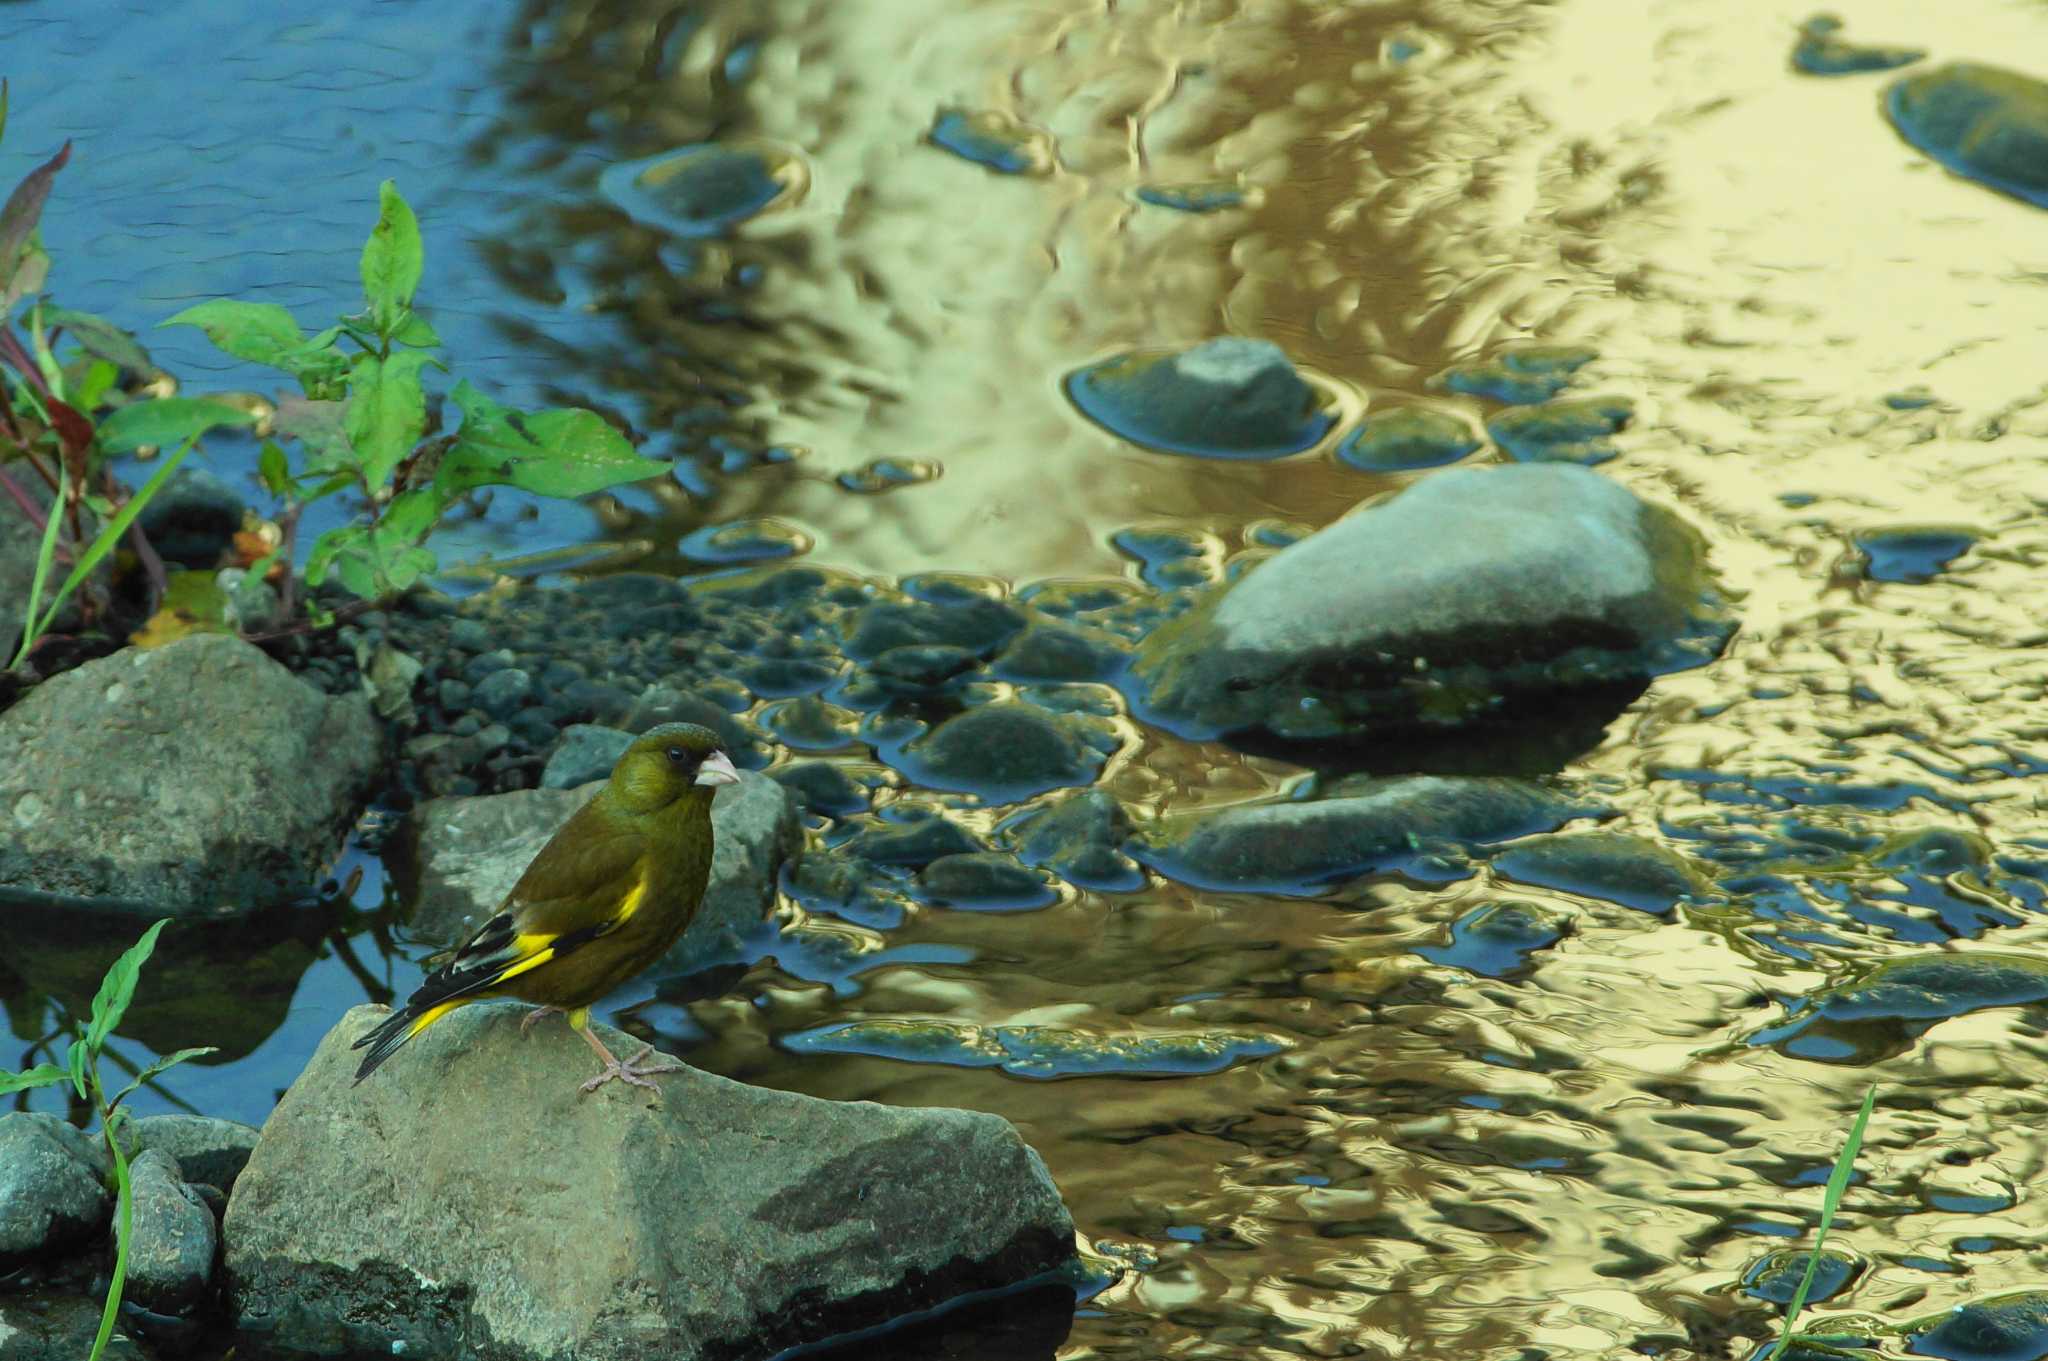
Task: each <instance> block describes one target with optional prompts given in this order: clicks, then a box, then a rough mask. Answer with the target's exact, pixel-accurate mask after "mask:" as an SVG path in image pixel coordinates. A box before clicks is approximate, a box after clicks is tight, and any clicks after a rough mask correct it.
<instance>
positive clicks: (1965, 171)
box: [1885, 62, 2048, 208]
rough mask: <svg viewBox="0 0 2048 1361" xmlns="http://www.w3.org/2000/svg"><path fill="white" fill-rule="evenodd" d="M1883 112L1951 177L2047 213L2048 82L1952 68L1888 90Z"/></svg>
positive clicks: (1958, 65) (1963, 65)
mask: <svg viewBox="0 0 2048 1361" xmlns="http://www.w3.org/2000/svg"><path fill="white" fill-rule="evenodd" d="M1885 111H1886V112H1887V113H1888V114H1890V115H1891V120H1892V125H1893V126H1894V127H1896V128H1897V129H1898V130H1899V135H1900V136H1901V137H1904V138H1905V139H1906V140H1907V141H1908V142H1910V143H1912V144H1913V145H1914V146H1915V147H1918V148H1919V149H1920V150H1921V151H1924V152H1926V153H1927V154H1928V155H1929V156H1931V157H1933V158H1934V159H1935V160H1937V161H1939V162H1941V164H1942V165H1944V166H1946V167H1948V168H1949V169H1950V170H1952V171H1954V172H1955V173H1956V174H1958V175H1961V176H1964V177H1965V178H1967V179H1973V180H1976V181H1977V182H1979V183H1980V184H1988V185H1990V186H1991V187H1992V188H1993V189H1997V190H2000V191H2002V192H2004V193H2007V194H2011V195H2012V196H2013V197H2015V198H2021V199H2025V200H2026V201H2027V202H2029V203H2032V204H2034V205H2036V206H2037V207H2044V208H2048V82H2044V81H2041V80H2037V79H2036V78H2034V77H2033V76H2025V75H2021V74H2020V73H2019V72H2017V71H2004V70H2000V69H1999V68H1997V67H1995V66H1979V65H1976V64H1975V63H1972V62H1954V63H1951V64H1950V65H1947V66H1942V67H1937V68H1936V69H1935V70H1932V71H1927V72H1924V73H1922V74H1920V75H1917V76H1909V77H1907V78H1906V79H1904V80H1901V81H1899V82H1898V83H1897V84H1895V85H1893V86H1892V87H1891V89H1890V90H1889V91H1887V92H1886V95H1885Z"/></svg>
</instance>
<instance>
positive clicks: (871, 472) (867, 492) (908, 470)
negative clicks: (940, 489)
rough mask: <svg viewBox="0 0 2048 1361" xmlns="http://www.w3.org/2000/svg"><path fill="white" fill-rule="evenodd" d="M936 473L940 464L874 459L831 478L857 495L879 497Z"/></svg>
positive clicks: (844, 489) (924, 479)
mask: <svg viewBox="0 0 2048 1361" xmlns="http://www.w3.org/2000/svg"><path fill="white" fill-rule="evenodd" d="M938 475H939V465H938V464H936V463H927V462H925V461H923V460H921V459H914V458H877V459H873V460H870V461H869V462H867V463H863V464H862V465H861V466H860V467H858V468H850V469H848V470H847V471H846V472H843V473H841V474H839V476H838V477H836V478H834V479H833V481H835V482H837V483H838V484H839V487H840V489H841V490H842V491H850V492H852V493H853V494H854V495H856V496H879V495H880V494H882V493H883V492H888V491H895V490H897V489H898V488H901V487H914V486H916V485H917V484H918V483H920V482H930V481H931V480H932V479H934V478H936V477H937V476H938Z"/></svg>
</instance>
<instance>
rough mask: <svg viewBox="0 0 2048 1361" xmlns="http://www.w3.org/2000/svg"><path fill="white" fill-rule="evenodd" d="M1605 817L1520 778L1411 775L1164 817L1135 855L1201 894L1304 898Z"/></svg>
mask: <svg viewBox="0 0 2048 1361" xmlns="http://www.w3.org/2000/svg"><path fill="white" fill-rule="evenodd" d="M1599 811H1600V810H1599V809H1598V808H1597V807H1596V806H1594V805H1590V804H1587V803H1584V802H1581V801H1578V800H1574V799H1571V798H1567V797H1565V796H1563V795H1560V794H1556V793H1553V792H1551V791H1550V790H1547V789H1544V788H1542V787H1541V786H1539V785H1534V784H1529V783H1527V782H1525V781H1521V780H1509V779H1500V778H1494V777H1477V778H1475V777H1463V776H1437V775H1410V776H1402V777H1400V778H1397V779H1389V780H1373V781H1361V782H1358V783H1357V784H1354V785H1351V786H1349V789H1348V790H1347V792H1346V793H1344V794H1342V795H1340V796H1338V797H1334V798H1325V799H1315V800H1295V801H1292V802H1284V803H1245V804H1233V805H1230V806H1227V807H1224V808H1221V809H1218V810H1216V811H1214V812H1203V813H1193V814H1184V815H1181V816H1179V817H1174V818H1169V819H1165V820H1163V821H1162V822H1161V823H1160V824H1158V825H1156V826H1154V827H1152V828H1150V829H1148V830H1147V831H1146V832H1145V833H1144V834H1143V836H1142V837H1140V838H1139V839H1138V840H1137V841H1135V842H1134V843H1133V845H1132V849H1133V851H1134V853H1135V854H1137V856H1138V858H1139V859H1141V860H1143V861H1144V862H1145V863H1147V864H1149V865H1150V866H1152V868H1154V869H1156V870H1158V871H1159V872H1160V873H1162V874H1164V875H1167V876H1168V877H1169V878H1173V879H1177V880H1180V881H1181V882H1183V883H1187V884H1192V885H1194V886H1196V887H1197V888H1211V889H1225V890H1233V891H1238V892H1248V893H1276V894H1288V895H1306V894H1312V893H1316V892H1318V891H1320V890H1321V889H1322V888H1323V887H1324V886H1327V885H1330V884H1333V883H1337V882H1340V881H1342V880H1346V879H1352V878H1355V877H1357V876H1359V875H1361V874H1368V873H1371V872H1373V871H1376V870H1382V869H1387V868H1391V867H1394V866H1398V865H1401V864H1404V863H1406V862H1407V861H1408V860H1410V859H1411V858H1412V857H1413V855H1414V854H1415V852H1416V849H1417V847H1418V845H1419V844H1422V843H1427V842H1441V843H1445V844H1448V845H1475V844H1479V843H1485V842H1494V841H1506V840H1509V839H1510V838H1513V837H1517V836H1525V835H1528V834H1529V833H1532V832H1539V831H1548V830H1550V829H1552V828H1555V827H1557V826H1559V825H1560V824H1562V823H1565V822H1567V821H1570V820H1571V819H1573V818H1577V817H1584V816H1587V815H1589V814H1593V813H1597V812H1599Z"/></svg>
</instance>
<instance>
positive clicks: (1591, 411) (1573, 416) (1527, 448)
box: [1486, 397, 1635, 467]
mask: <svg viewBox="0 0 2048 1361" xmlns="http://www.w3.org/2000/svg"><path fill="white" fill-rule="evenodd" d="M1634 416H1635V404H1634V403H1632V402H1630V401H1629V400H1628V399H1626V398H1623V397H1587V398H1583V399H1580V400H1577V401H1569V402H1546V403H1544V404H1543V405H1541V406H1527V407H1517V408H1515V409H1514V410H1512V411H1503V412H1501V413H1500V414H1499V415H1498V416H1495V417H1494V418H1493V419H1492V420H1490V421H1488V422H1487V423H1486V433H1487V434H1489V435H1491V436H1493V442H1494V443H1495V444H1498V445H1499V446H1500V447H1501V448H1502V449H1503V450H1505V451H1506V452H1507V453H1508V454H1509V455H1511V456H1512V457H1514V458H1515V459H1517V460H1519V461H1520V462H1523V463H1577V464H1581V465H1584V466H1587V467H1591V466H1593V465H1595V464H1599V463H1605V462H1607V461H1608V460H1609V459H1611V458H1614V457H1616V456H1617V455H1619V453H1620V452H1621V451H1620V450H1618V449H1616V448H1615V447H1614V445H1613V443H1612V442H1611V441H1610V440H1609V438H1608V437H1609V436H1611V435H1616V434H1619V433H1620V432H1621V431H1622V430H1623V429H1624V428H1625V427H1626V426H1627V425H1628V423H1629V421H1630V420H1631V419H1633V418H1634Z"/></svg>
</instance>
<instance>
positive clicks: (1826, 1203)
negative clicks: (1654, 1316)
mask: <svg viewBox="0 0 2048 1361" xmlns="http://www.w3.org/2000/svg"><path fill="white" fill-rule="evenodd" d="M1876 1103H1877V1084H1876V1083H1875V1082H1873V1083H1871V1084H1870V1090H1869V1091H1867V1092H1865V1093H1864V1094H1863V1108H1862V1109H1861V1110H1859V1111H1857V1112H1856V1121H1855V1123H1854V1124H1852V1125H1850V1126H1849V1137H1848V1139H1846V1140H1845V1141H1843V1144H1842V1154H1841V1156H1840V1157H1838V1158H1836V1159H1835V1170H1834V1171H1832V1172H1830V1173H1828V1185H1827V1190H1826V1191H1825V1192H1823V1193H1822V1195H1821V1201H1820V1227H1819V1228H1818V1229H1817V1230H1816V1231H1815V1232H1814V1235H1813V1252H1812V1253H1811V1254H1810V1255H1809V1256H1808V1257H1807V1259H1806V1274H1805V1275H1803V1276H1801V1277H1800V1278H1799V1289H1798V1290H1796V1291H1794V1292H1793V1294H1792V1303H1791V1305H1790V1306H1789V1307H1788V1308H1787V1309H1786V1310H1785V1331H1784V1332H1783V1333H1781V1334H1779V1336H1778V1345H1777V1347H1776V1349H1775V1350H1773V1352H1772V1353H1771V1355H1772V1356H1773V1357H1774V1358H1782V1357H1783V1356H1784V1355H1785V1348H1786V1347H1788V1346H1790V1345H1791V1343H1792V1338H1793V1336H1794V1332H1793V1329H1794V1328H1795V1327H1796V1326H1797V1325H1798V1323H1799V1311H1800V1310H1801V1309H1804V1308H1805V1307H1806V1295H1807V1292H1808V1291H1810V1290H1812V1289H1813V1275H1814V1273H1815V1272H1816V1271H1818V1270H1819V1269H1820V1252H1821V1249H1822V1248H1824V1247H1826V1246H1827V1242H1828V1230H1829V1229H1830V1228H1832V1227H1833V1226H1834V1222H1835V1210H1836V1209H1837V1208H1839V1207H1840V1205H1841V1203H1842V1193H1843V1192H1844V1191H1846V1190H1848V1189H1849V1174H1850V1172H1851V1171H1853V1170H1854V1169H1855V1167H1856V1154H1857V1153H1858V1152H1859V1151H1860V1150H1861V1149H1862V1147H1863V1130H1864V1127H1865V1126H1867V1125H1868V1124H1869V1123H1870V1108H1871V1107H1872V1106H1874V1105H1875V1104H1876Z"/></svg>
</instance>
